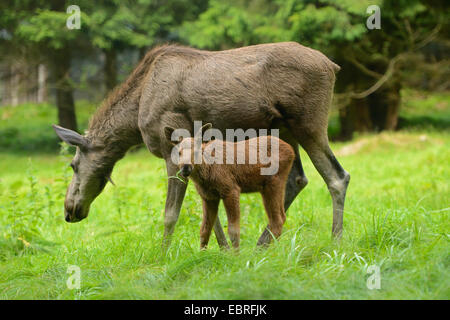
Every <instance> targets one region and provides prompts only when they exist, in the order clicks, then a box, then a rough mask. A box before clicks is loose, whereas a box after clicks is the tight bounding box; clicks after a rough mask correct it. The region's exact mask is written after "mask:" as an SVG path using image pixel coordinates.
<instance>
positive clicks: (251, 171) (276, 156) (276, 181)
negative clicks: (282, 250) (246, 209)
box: [166, 124, 295, 249]
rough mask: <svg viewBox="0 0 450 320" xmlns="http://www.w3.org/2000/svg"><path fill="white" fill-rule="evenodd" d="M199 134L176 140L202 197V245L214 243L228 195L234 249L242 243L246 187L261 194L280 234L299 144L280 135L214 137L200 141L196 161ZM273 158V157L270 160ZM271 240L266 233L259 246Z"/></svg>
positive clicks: (271, 223) (276, 234)
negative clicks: (242, 198)
mask: <svg viewBox="0 0 450 320" xmlns="http://www.w3.org/2000/svg"><path fill="white" fill-rule="evenodd" d="M209 128H211V124H206V125H204V126H203V127H202V128H201V130H208V129H209ZM173 131H174V129H173V128H170V127H166V135H167V139H168V140H172V132H173ZM195 139H200V138H195V137H194V138H191V137H189V138H184V139H182V140H181V141H180V142H179V143H178V144H176V148H177V149H178V152H179V161H178V167H179V168H180V172H181V175H182V176H183V177H184V178H188V177H189V178H190V179H191V180H192V181H193V182H194V184H195V188H196V189H197V191H198V193H199V195H200V196H201V198H202V203H203V222H202V226H201V230H200V247H201V248H202V249H203V248H205V247H206V246H207V245H208V241H209V237H210V235H211V230H212V227H213V225H214V223H215V220H216V218H217V214H218V208H219V202H220V200H221V199H222V200H223V204H224V206H225V210H226V213H227V219H228V234H229V236H230V240H231V243H232V245H233V247H234V248H239V239H240V205H239V197H240V194H241V192H242V193H250V192H260V193H261V195H262V198H263V203H264V208H265V210H266V213H267V217H268V219H269V224H268V226H267V228H268V230H269V231H270V232H271V233H272V234H273V236H274V237H275V238H278V237H279V236H280V235H281V230H282V228H283V224H284V222H285V221H286V214H285V211H284V205H283V204H284V193H285V189H286V182H287V179H288V176H289V172H290V171H291V168H292V164H293V162H294V158H295V153H294V149H292V147H291V146H290V145H289V144H288V143H286V142H284V141H282V140H280V139H278V138H277V137H274V136H262V137H254V138H251V139H248V140H242V141H239V142H231V141H222V140H212V141H209V142H203V143H202V144H201V145H200V148H198V149H199V150H198V151H197V152H198V153H199V156H200V157H199V158H200V159H199V161H197V162H196V161H195V160H196V159H195V152H196V147H195V145H196V143H195ZM174 144H175V143H174ZM230 153H231V155H230ZM262 153H264V156H262V155H261V154H262ZM240 156H243V157H240ZM267 159H270V162H267V163H266V160H267ZM239 160H242V163H239ZM272 162H276V164H274V163H272ZM269 164H270V167H271V168H272V169H273V170H272V172H267V174H265V173H266V172H264V171H263V170H262V168H263V167H266V168H267V166H268V165H269ZM270 240H271V237H269V238H267V237H261V238H260V239H259V241H258V245H265V244H268V243H269V242H270Z"/></svg>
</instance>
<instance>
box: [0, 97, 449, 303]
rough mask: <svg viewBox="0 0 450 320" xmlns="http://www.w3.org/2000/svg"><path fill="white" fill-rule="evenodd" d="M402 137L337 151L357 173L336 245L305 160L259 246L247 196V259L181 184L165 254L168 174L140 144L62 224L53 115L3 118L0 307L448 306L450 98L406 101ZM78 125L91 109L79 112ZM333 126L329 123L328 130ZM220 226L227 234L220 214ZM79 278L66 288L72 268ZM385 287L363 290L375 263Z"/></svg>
mask: <svg viewBox="0 0 450 320" xmlns="http://www.w3.org/2000/svg"><path fill="white" fill-rule="evenodd" d="M403 100H404V102H403V109H402V118H401V122H400V123H401V126H402V129H401V130H399V131H397V132H389V133H382V134H379V135H362V136H358V137H356V138H355V139H354V140H353V141H351V142H346V143H333V144H332V149H333V150H334V151H335V153H336V155H337V157H338V159H339V161H340V162H341V164H342V166H343V167H344V168H345V169H346V170H347V171H348V172H349V173H350V174H351V182H350V185H349V189H348V192H347V202H346V210H345V215H344V235H343V238H342V240H341V241H340V242H335V241H333V240H332V239H331V223H332V206H331V198H330V195H329V193H328V190H327V188H326V186H325V184H324V182H323V180H322V179H321V177H320V176H319V174H318V173H317V171H316V170H315V169H314V167H313V166H312V164H311V162H310V160H309V158H308V157H307V155H306V154H305V153H304V152H303V151H301V155H302V160H303V163H304V167H305V171H306V174H307V177H308V178H309V184H308V186H307V187H306V189H304V190H303V192H302V193H301V194H300V195H299V196H298V197H297V199H296V200H295V202H294V203H293V205H292V206H291V208H290V209H289V211H288V212H287V221H286V224H285V227H284V232H283V235H282V237H281V238H280V239H279V240H278V241H276V242H275V243H273V244H272V245H271V246H270V247H269V248H267V249H265V250H261V249H257V248H256V242H257V239H258V237H259V235H260V234H261V232H262V231H263V228H264V227H265V225H266V217H265V213H264V210H263V205H262V201H261V199H260V196H259V195H258V194H251V195H243V196H242V197H241V211H242V218H241V251H240V253H239V254H234V253H232V252H226V251H221V250H220V249H219V248H218V246H217V243H216V241H215V237H214V236H212V237H211V242H210V246H209V249H208V250H207V251H200V250H199V228H200V223H201V202H200V197H199V196H198V195H197V194H196V192H195V188H194V186H193V185H192V184H191V185H189V187H188V192H187V196H186V198H185V201H184V203H183V208H182V212H181V215H180V219H179V222H178V224H177V227H176V229H175V233H174V237H173V240H172V245H171V247H170V249H169V250H168V252H167V253H163V252H162V250H161V241H162V234H163V214H164V202H165V193H166V183H167V176H166V172H165V167H164V162H163V161H162V160H160V159H157V158H156V157H154V156H152V155H150V154H149V153H148V151H147V150H145V149H143V148H141V149H138V150H134V151H132V152H130V153H129V154H128V155H127V156H126V157H125V158H124V159H123V160H121V161H120V162H118V164H117V165H116V167H115V170H114V172H113V175H112V179H113V180H114V182H115V183H116V186H115V187H114V186H112V185H111V184H108V185H107V186H106V189H105V190H104V192H103V193H102V194H101V195H100V196H99V197H98V198H97V199H96V200H95V201H94V203H93V205H92V208H91V212H90V214H89V217H88V218H87V219H85V220H83V221H82V222H80V223H76V224H68V223H66V222H65V221H64V217H63V201H64V195H65V191H66V186H67V184H68V182H69V181H70V178H71V169H70V167H69V162H70V159H71V156H70V150H69V151H68V150H67V149H65V148H62V151H60V152H59V153H58V142H57V141H58V140H57V139H56V136H55V135H54V133H53V131H52V129H51V127H50V124H51V123H54V122H55V121H56V120H55V119H56V111H55V108H54V107H53V106H51V105H39V106H30V105H26V106H19V107H15V108H12V107H2V108H0V299H449V298H450V244H449V240H450V239H449V236H450V219H449V214H450V196H449V195H450V188H449V181H450V167H449V163H450V131H449V128H450V105H449V103H450V95H448V94H440V95H428V94H427V93H418V92H408V91H406V92H405V94H404V97H403ZM77 107H78V111H79V121H80V122H81V124H82V126H85V125H86V122H87V119H88V117H89V115H90V114H92V112H93V110H95V107H94V106H92V105H89V104H87V103H84V104H83V103H80V104H78V105H77ZM331 122H333V121H331ZM220 218H221V221H222V223H223V225H224V226H225V227H226V217H225V213H224V209H223V206H222V204H221V207H220ZM70 265H76V266H78V267H80V269H81V288H80V289H72V290H70V289H69V288H68V287H67V285H66V281H67V279H68V277H69V276H70V274H68V273H67V270H68V266H70ZM373 265H375V266H378V267H379V268H380V276H381V282H380V289H373V290H370V289H368V287H367V280H368V278H369V277H370V276H371V273H370V272H369V273H368V270H370V266H373Z"/></svg>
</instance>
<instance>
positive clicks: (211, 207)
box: [200, 199, 223, 249]
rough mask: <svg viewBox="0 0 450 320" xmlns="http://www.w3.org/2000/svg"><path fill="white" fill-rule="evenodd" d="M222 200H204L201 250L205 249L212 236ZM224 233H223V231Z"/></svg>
mask: <svg viewBox="0 0 450 320" xmlns="http://www.w3.org/2000/svg"><path fill="white" fill-rule="evenodd" d="M219 201H220V199H217V200H216V199H214V200H207V199H203V221H202V226H201V228H200V248H201V249H205V248H206V246H207V245H208V242H209V237H210V236H211V230H212V227H213V225H214V222H215V221H216V218H217V212H218V209H219ZM222 232H223V231H222Z"/></svg>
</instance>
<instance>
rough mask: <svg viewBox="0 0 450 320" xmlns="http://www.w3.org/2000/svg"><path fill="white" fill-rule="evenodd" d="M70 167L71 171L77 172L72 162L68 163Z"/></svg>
mask: <svg viewBox="0 0 450 320" xmlns="http://www.w3.org/2000/svg"><path fill="white" fill-rule="evenodd" d="M70 167H71V168H72V170H73V172H75V173H76V172H77V169H76V167H75V165H74V164H73V163H71V164H70Z"/></svg>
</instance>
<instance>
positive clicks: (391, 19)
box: [0, 0, 450, 140]
mask: <svg viewBox="0 0 450 320" xmlns="http://www.w3.org/2000/svg"><path fill="white" fill-rule="evenodd" d="M374 4H375V5H378V6H379V7H380V9H381V11H380V14H381V28H380V29H373V30H369V29H368V28H367V27H366V20H367V19H368V18H369V16H370V15H371V13H367V7H369V6H370V5H374ZM70 5H78V6H79V8H80V13H81V16H80V22H81V28H80V29H73V30H70V29H68V28H67V27H66V21H67V19H68V17H69V16H70V15H71V14H70V13H67V11H66V10H67V8H68V7H69V6H70ZM0 12H1V15H0V86H1V87H0V104H1V105H3V106H14V105H20V104H23V103H30V102H31V103H44V102H49V103H52V104H54V105H55V106H56V108H57V114H58V119H59V120H58V121H59V123H60V125H62V126H64V127H67V128H72V129H78V130H81V129H83V128H81V127H80V124H79V121H78V122H77V108H76V105H77V102H78V101H89V103H95V104H98V103H99V102H100V101H101V100H102V99H103V98H104V97H105V96H106V95H107V93H108V92H109V91H110V90H111V89H113V88H114V87H115V86H116V85H118V84H119V83H120V82H121V81H123V80H124V79H125V78H126V76H127V75H128V74H129V73H130V72H131V70H132V69H133V67H134V66H135V65H136V63H137V62H138V61H139V59H140V58H141V57H142V56H143V55H144V54H145V52H146V51H147V50H149V49H150V48H151V47H152V46H154V45H157V44H159V43H166V42H177V43H181V44H185V45H189V46H193V47H197V48H203V49H209V50H223V49H229V48H235V47H241V46H247V45H252V44H258V43H267V42H279V41H297V42H299V43H301V44H303V45H306V46H310V47H312V48H315V49H318V50H320V51H322V52H323V53H325V54H326V55H327V56H328V57H330V58H331V59H332V60H333V61H335V62H336V63H338V64H339V65H340V66H341V71H340V72H339V74H338V78H337V83H336V89H335V91H336V95H335V99H334V102H333V110H334V111H333V112H335V114H336V129H335V130H334V131H333V132H332V134H331V135H332V138H333V139H340V140H348V139H351V138H352V137H353V136H354V133H355V132H380V131H383V130H396V129H398V128H399V127H400V126H402V119H401V118H399V112H400V106H401V99H402V92H403V95H404V94H405V92H408V91H405V89H408V90H409V89H417V90H421V92H434V93H436V92H438V93H439V92H444V93H445V92H448V90H449V88H450V82H449V75H450V61H449V47H450V42H449V39H448V34H449V21H450V11H449V8H448V1H445V0H427V1H426V0H410V1H406V0H398V1H393V0H391V1H388V0H384V1H383V0H371V1H361V0H337V1H331V0H228V1H221V0H134V1H131V0H125V1H122V0H103V1H91V0H80V1H75V0H72V1H59V0H51V1H27V0H15V1H2V2H1V4H0Z"/></svg>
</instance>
